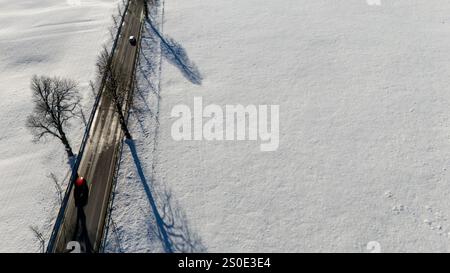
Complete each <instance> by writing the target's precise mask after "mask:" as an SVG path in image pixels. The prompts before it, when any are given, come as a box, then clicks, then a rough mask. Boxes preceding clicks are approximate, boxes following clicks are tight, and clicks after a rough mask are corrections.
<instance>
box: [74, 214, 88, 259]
mask: <svg viewBox="0 0 450 273" xmlns="http://www.w3.org/2000/svg"><path fill="white" fill-rule="evenodd" d="M73 241H77V242H79V243H80V246H81V250H82V251H83V252H85V253H92V244H91V241H90V239H89V234H88V231H87V227H86V214H85V213H84V208H83V207H82V206H79V207H77V224H76V226H75V233H74V237H73Z"/></svg>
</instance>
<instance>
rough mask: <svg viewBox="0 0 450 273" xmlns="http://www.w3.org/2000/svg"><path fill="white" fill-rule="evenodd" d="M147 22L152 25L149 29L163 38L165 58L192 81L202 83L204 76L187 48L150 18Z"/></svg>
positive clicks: (162, 44)
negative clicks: (160, 30)
mask: <svg viewBox="0 0 450 273" xmlns="http://www.w3.org/2000/svg"><path fill="white" fill-rule="evenodd" d="M147 22H148V24H147V25H148V26H150V29H148V28H147V27H146V28H147V31H149V32H150V30H151V32H153V33H154V34H155V35H156V36H157V37H158V38H159V39H160V40H161V54H162V55H163V56H164V58H166V59H167V60H168V61H169V62H170V63H171V64H173V65H175V66H176V67H177V68H178V69H179V70H180V72H181V73H182V74H183V76H184V77H185V78H186V79H188V80H189V81H190V82H191V83H193V84H196V85H201V84H202V80H203V77H202V75H201V74H200V71H199V70H198V68H197V66H196V65H195V64H194V63H193V62H192V61H191V60H189V57H188V55H187V52H186V50H185V49H184V48H183V47H182V46H181V45H180V44H179V43H177V42H176V41H175V40H173V39H172V38H170V37H164V36H163V35H162V34H161V33H160V32H159V31H158V29H156V27H155V26H154V25H153V23H152V21H151V20H150V19H148V20H147Z"/></svg>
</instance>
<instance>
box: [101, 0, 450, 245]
mask: <svg viewBox="0 0 450 273" xmlns="http://www.w3.org/2000/svg"><path fill="white" fill-rule="evenodd" d="M159 2H160V6H159V8H158V9H155V10H154V12H153V15H152V22H153V23H152V24H153V25H154V27H155V28H157V29H158V31H159V32H160V35H161V37H159V36H158V35H157V34H156V32H155V31H153V30H151V27H150V26H149V24H147V29H149V30H148V31H147V34H146V37H145V39H144V42H143V48H144V55H145V56H146V57H142V58H141V65H142V64H145V63H148V64H149V66H147V67H145V65H144V66H143V67H141V72H140V78H141V79H140V80H141V83H140V86H141V88H142V89H143V91H141V92H140V96H136V99H135V100H136V105H137V106H138V108H140V110H139V111H134V112H133V114H132V115H131V124H132V130H133V134H134V138H135V140H134V142H133V143H128V144H125V145H124V157H123V159H122V168H121V177H120V179H119V182H118V185H117V194H116V198H115V203H114V208H115V209H114V211H113V214H112V219H113V221H112V222H113V223H114V225H111V226H112V227H110V231H111V232H110V235H109V245H108V248H107V250H108V251H156V252H158V251H210V252H217V251H225V252H230V251H238V252H240V251H245V252H250V251H255V252H265V251H268V252H275V251H280V252H290V251H293V252H299V251H307V252H310V251H313V252H316V251H333V252H334V251H344V252H366V251H368V250H367V246H368V243H369V242H372V243H370V244H369V246H374V245H375V246H377V245H378V244H379V246H380V247H381V251H385V252H390V251H394V252H397V251H411V252H416V251H448V250H449V247H450V244H449V242H450V233H449V232H450V220H449V217H450V201H449V199H448V196H449V194H450V186H449V179H450V173H449V167H448V165H449V163H450V160H449V157H448V154H449V153H450V120H449V116H450V107H449V106H450V105H449V102H450V100H449V98H450V96H449V88H450V84H449V83H450V54H449V52H450V16H449V14H450V3H449V2H448V1H444V0H436V1H426V0H389V1H388V0H381V1H366V0H346V1H332V0H315V1H310V0H281V1H258V0H245V1H237V0H216V1H200V0H192V1H183V0H165V1H164V0H161V1H159ZM369 4H370V5H369ZM162 39H164V40H165V42H167V44H168V45H164V42H162ZM161 44H162V46H161ZM167 46H169V47H172V48H173V49H175V50H172V51H170V50H167V48H166V47H167ZM160 47H162V48H163V50H162V51H161V50H159V48H160ZM173 54H177V55H178V57H179V58H180V59H181V60H183V63H185V64H187V63H190V64H192V65H191V66H190V67H191V68H192V69H188V70H186V67H185V66H183V65H180V62H177V58H174V55H173ZM159 57H161V59H159ZM188 67H189V66H188ZM160 69H161V70H160ZM138 93H139V92H138ZM158 94H159V96H158ZM195 96H197V97H199V96H201V97H202V98H203V101H204V104H218V105H221V106H224V105H225V104H243V105H249V104H252V105H260V104H276V105H280V146H279V148H278V150H277V151H275V152H261V151H260V150H259V144H258V143H256V142H254V141H179V142H177V141H174V140H173V139H172V136H171V126H172V124H173V122H174V118H172V117H171V110H172V108H173V107H175V106H176V105H178V104H186V105H188V106H190V107H192V105H193V99H194V97H195ZM374 242H375V243H374Z"/></svg>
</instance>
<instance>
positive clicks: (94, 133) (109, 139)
mask: <svg viewBox="0 0 450 273" xmlns="http://www.w3.org/2000/svg"><path fill="white" fill-rule="evenodd" d="M143 11H144V1H143V0H131V1H130V4H129V6H128V10H127V12H126V16H125V19H124V25H123V28H122V31H121V33H120V36H119V40H118V44H117V47H116V50H115V53H114V55H113V59H112V62H113V64H114V67H115V68H117V69H119V70H120V73H121V74H122V75H123V76H124V78H125V79H127V80H129V81H130V82H129V83H130V85H131V81H132V76H133V73H134V66H135V59H136V57H137V53H138V52H137V49H138V47H137V46H132V45H131V44H130V43H129V41H128V37H130V36H131V35H133V36H135V37H136V38H137V39H138V41H137V43H138V44H139V43H140V31H141V25H142V23H143V17H144V13H143ZM122 138H123V132H122V130H121V128H120V123H119V120H118V115H117V114H116V112H115V111H114V105H113V104H112V101H111V99H110V98H109V97H108V96H106V95H102V97H101V99H100V104H99V107H98V108H97V112H96V113H95V117H94V121H93V124H92V127H91V131H90V132H89V140H88V143H87V146H86V150H85V152H84V154H83V157H82V159H81V163H80V167H79V169H78V173H79V175H80V176H83V177H85V178H86V179H87V181H88V184H89V187H90V190H89V199H88V204H87V205H86V206H85V207H84V211H78V210H77V208H76V207H75V204H74V199H73V190H72V192H71V193H70V199H69V202H68V205H67V208H66V212H65V215H64V220H63V224H62V225H61V228H60V230H59V232H58V234H57V237H56V243H55V247H54V252H66V251H67V250H66V246H67V243H68V242H70V241H78V242H80V244H81V247H82V249H83V250H84V251H93V252H97V251H98V250H99V247H100V243H101V239H102V235H103V229H104V224H105V216H106V211H107V207H108V203H109V198H110V195H111V188H112V180H113V174H114V170H115V166H116V163H117V157H118V152H119V147H120V145H119V144H120V142H121V140H122Z"/></svg>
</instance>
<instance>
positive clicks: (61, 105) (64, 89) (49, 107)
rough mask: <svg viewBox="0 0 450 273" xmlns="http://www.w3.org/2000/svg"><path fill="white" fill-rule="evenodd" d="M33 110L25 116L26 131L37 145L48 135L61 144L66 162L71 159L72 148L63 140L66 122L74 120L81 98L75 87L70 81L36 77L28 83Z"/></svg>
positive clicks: (67, 125) (65, 138)
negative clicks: (67, 158) (26, 117)
mask: <svg viewBox="0 0 450 273" xmlns="http://www.w3.org/2000/svg"><path fill="white" fill-rule="evenodd" d="M31 91H32V92H33V101H34V110H33V113H32V114H30V115H29V116H28V119H27V124H26V125H27V127H28V128H29V129H30V130H31V132H32V133H33V136H34V141H39V140H41V139H42V138H43V137H45V136H47V135H49V136H52V137H56V138H57V139H59V140H61V142H62V143H63V145H64V147H65V149H66V152H67V155H68V157H69V158H71V157H73V152H72V147H71V146H70V144H69V140H68V139H67V136H66V129H67V128H68V127H69V126H70V124H69V121H70V120H71V119H72V118H74V117H77V116H78V115H77V110H78V108H79V102H80V96H79V94H78V89H77V84H76V83H75V82H74V81H72V80H69V79H62V78H58V77H53V78H50V77H47V76H36V75H34V76H33V78H32V80H31Z"/></svg>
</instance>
